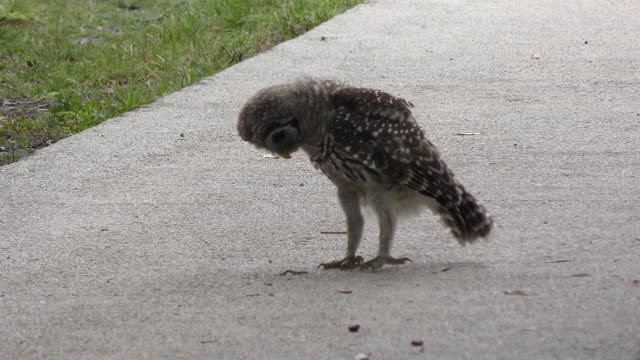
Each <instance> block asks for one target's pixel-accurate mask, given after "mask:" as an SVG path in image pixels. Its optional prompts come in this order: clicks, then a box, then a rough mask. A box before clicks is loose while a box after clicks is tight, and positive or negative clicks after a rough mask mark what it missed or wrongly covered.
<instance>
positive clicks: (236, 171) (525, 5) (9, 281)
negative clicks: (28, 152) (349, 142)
mask: <svg viewBox="0 0 640 360" xmlns="http://www.w3.org/2000/svg"><path fill="white" fill-rule="evenodd" d="M638 14H640V2H638V1H636V0H626V1H622V0H621V1H612V2H605V1H596V0H581V1H580V0H567V1H556V0H553V1H552V0H546V1H545V0H543V1H510V2H509V1H498V2H495V1H490V0H480V1H464V2H463V1H439V0H429V1H426V0H413V1H409V0H402V1H399V0H387V1H369V2H367V3H366V4H363V5H360V6H357V7H356V8H354V9H352V10H351V11H349V12H347V13H346V14H344V15H341V16H338V17H336V18H334V19H333V20H331V21H329V22H328V23H325V24H323V25H321V26H319V27H317V28H316V29H314V30H312V31H310V32H309V33H307V34H305V35H303V36H301V37H299V38H297V39H295V40H292V41H289V42H286V43H284V44H282V45H280V46H277V47H276V48H274V49H273V50H271V51H268V52H266V53H264V54H261V55H259V56H256V57H254V58H251V59H248V60H246V61H244V62H243V63H241V64H239V65H236V66H234V67H232V68H229V69H227V70H226V71H224V72H222V73H220V74H218V75H216V76H214V77H212V78H210V79H207V80H205V81H203V82H202V83H200V84H198V85H194V86H191V87H189V88H186V89H184V90H182V91H180V92H178V93H175V94H172V95H170V96H167V97H165V98H163V99H161V100H159V101H157V102H156V103H154V104H152V105H150V106H149V107H146V108H143V109H140V110H138V111H134V112H131V113H129V114H127V115H125V116H123V117H122V118H118V119H113V120H110V121H107V122H106V123H104V124H102V125H101V126H98V127H96V128H93V129H90V130H88V131H85V132H83V133H81V134H79V135H76V136H73V137H70V138H68V139H65V140H62V141H60V142H59V143H57V144H55V145H53V146H51V147H49V148H46V149H43V150H40V151H38V152H37V153H36V154H35V155H34V156H30V157H28V158H26V159H24V160H21V161H19V162H17V163H14V164H10V165H8V166H4V167H1V168H0V358H2V359H36V358H48V359H49V358H50V359H80V358H82V359H92V358H96V359H103V358H110V359H159V358H167V359H354V358H355V357H356V356H357V355H358V354H371V355H370V358H371V359H473V360H478V359H563V360H564V359H616V360H620V359H625V360H638V359H640V286H635V285H634V280H640V195H638V194H640V179H639V177H640V130H639V125H640V60H639V59H640V41H638V39H640V16H638ZM302 74H307V75H312V76H316V77H328V78H332V79H338V80H344V81H347V82H349V83H351V84H354V85H358V86H369V87H375V88H380V89H384V90H387V91H389V92H391V93H393V94H396V95H399V96H402V97H405V98H407V99H408V100H411V101H412V102H413V103H414V104H416V109H415V115H416V118H417V119H418V121H419V122H420V123H421V125H422V126H423V127H424V129H425V131H426V132H427V134H428V136H429V137H430V139H431V140H432V141H433V142H435V143H436V144H437V145H438V146H439V147H440V149H441V151H442V153H443V156H444V157H445V159H447V161H448V162H449V164H450V165H451V167H452V168H453V170H454V171H455V172H456V173H457V174H458V176H459V178H460V179H461V181H462V182H463V183H464V184H465V185H466V186H467V187H468V188H469V189H470V190H471V191H473V192H474V193H475V194H477V196H478V198H480V199H481V200H483V203H484V204H485V205H486V206H487V208H488V209H489V210H490V211H491V212H492V213H493V214H494V215H495V218H496V220H497V221H498V223H499V226H500V232H499V236H497V238H495V239H494V240H493V241H492V242H488V243H481V244H479V245H477V246H471V247H467V248H461V247H460V246H459V245H458V244H457V243H456V242H455V241H454V240H453V238H451V237H450V236H449V235H448V234H446V233H445V231H444V230H443V229H442V227H441V226H440V225H439V224H437V222H436V220H435V219H434V218H433V217H432V216H430V215H429V216H426V215H425V216H423V217H421V218H416V219H413V220H411V221H408V222H406V223H404V224H401V225H400V229H399V232H398V234H397V239H396V244H395V246H394V254H396V255H398V256H408V257H410V258H411V259H412V260H413V261H414V262H413V264H410V265H407V266H399V267H386V268H384V269H383V270H382V271H378V272H376V273H368V272H367V273H362V272H359V271H353V272H340V271H322V270H316V266H317V265H318V264H319V263H321V262H323V261H327V260H335V259H337V258H339V257H341V256H342V255H343V251H344V249H345V246H346V240H345V239H344V235H326V234H321V232H323V231H341V230H344V224H343V222H344V219H343V215H342V213H341V211H340V209H339V207H338V204H337V200H336V199H335V196H334V188H333V186H332V185H331V184H330V183H329V181H328V180H327V179H326V178H324V176H322V175H321V174H319V173H318V172H317V171H316V170H314V169H313V168H312V166H311V164H310V163H309V162H308V160H307V159H306V158H305V157H306V156H305V155H304V154H302V153H298V154H295V155H294V158H293V159H292V160H289V161H282V160H271V159H265V158H263V157H262V155H263V152H260V151H257V150H255V149H254V148H252V147H251V146H249V145H248V144H246V143H243V142H242V141H241V140H240V138H239V137H238V136H237V134H236V131H235V121H236V115H237V112H238V110H239V108H240V106H241V104H242V103H243V102H244V101H245V100H246V99H247V98H248V97H249V96H250V95H252V94H253V93H254V92H255V91H256V90H258V89H260V88H262V87H264V86H267V85H270V84H273V83H279V82H284V81H289V80H292V79H295V78H296V77H297V76H299V75H302ZM460 132H472V133H477V135H471V136H460V135H457V133H460ZM181 134H183V136H181ZM367 229H368V232H367V233H366V236H365V239H364V240H363V249H362V254H363V255H364V256H365V257H371V256H372V255H374V254H375V251H376V239H375V236H376V233H375V231H376V226H375V224H372V223H371V222H370V223H369V226H368V227H367ZM288 269H291V270H297V271H302V270H304V271H308V274H306V275H300V276H292V275H287V276H279V275H278V274H279V273H281V272H283V271H284V270H288ZM447 269H448V270H447ZM445 270H447V271H445ZM341 290H344V291H346V290H348V291H351V293H350V294H344V293H339V291H341ZM514 290H519V291H516V292H515V293H516V294H523V293H524V294H525V295H508V294H505V292H512V291H514ZM355 324H359V325H360V330H359V331H358V332H357V333H350V332H349V330H348V329H347V328H348V326H351V325H355ZM413 340H420V341H423V343H424V345H423V347H416V346H412V345H411V341H413Z"/></svg>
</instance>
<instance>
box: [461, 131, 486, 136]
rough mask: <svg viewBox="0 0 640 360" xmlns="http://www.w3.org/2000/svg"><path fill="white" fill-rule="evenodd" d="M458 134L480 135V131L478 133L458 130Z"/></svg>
mask: <svg viewBox="0 0 640 360" xmlns="http://www.w3.org/2000/svg"><path fill="white" fill-rule="evenodd" d="M456 135H460V136H471V135H480V133H477V132H458V133H456Z"/></svg>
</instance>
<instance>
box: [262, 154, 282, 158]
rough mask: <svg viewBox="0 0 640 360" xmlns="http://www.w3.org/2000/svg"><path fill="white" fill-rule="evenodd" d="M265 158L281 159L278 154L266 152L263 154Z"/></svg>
mask: <svg viewBox="0 0 640 360" xmlns="http://www.w3.org/2000/svg"><path fill="white" fill-rule="evenodd" d="M262 157H263V158H265V159H279V158H280V157H279V156H277V155H273V154H264V155H262Z"/></svg>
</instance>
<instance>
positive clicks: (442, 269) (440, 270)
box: [433, 266, 449, 274]
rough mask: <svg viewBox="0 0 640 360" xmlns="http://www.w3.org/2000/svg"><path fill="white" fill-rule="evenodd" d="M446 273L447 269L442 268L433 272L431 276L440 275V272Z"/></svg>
mask: <svg viewBox="0 0 640 360" xmlns="http://www.w3.org/2000/svg"><path fill="white" fill-rule="evenodd" d="M447 271H449V267H448V266H445V267H443V268H441V269H439V270H437V271H434V272H433V274H437V273H441V272H447Z"/></svg>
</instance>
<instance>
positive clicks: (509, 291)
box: [504, 289, 532, 296]
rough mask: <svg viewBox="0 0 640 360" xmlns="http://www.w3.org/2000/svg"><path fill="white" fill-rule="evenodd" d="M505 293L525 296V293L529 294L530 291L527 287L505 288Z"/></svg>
mask: <svg viewBox="0 0 640 360" xmlns="http://www.w3.org/2000/svg"><path fill="white" fill-rule="evenodd" d="M504 294H505V295H519V296H527V295H531V294H532V292H531V290H529V289H514V290H507V291H505V292H504Z"/></svg>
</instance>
